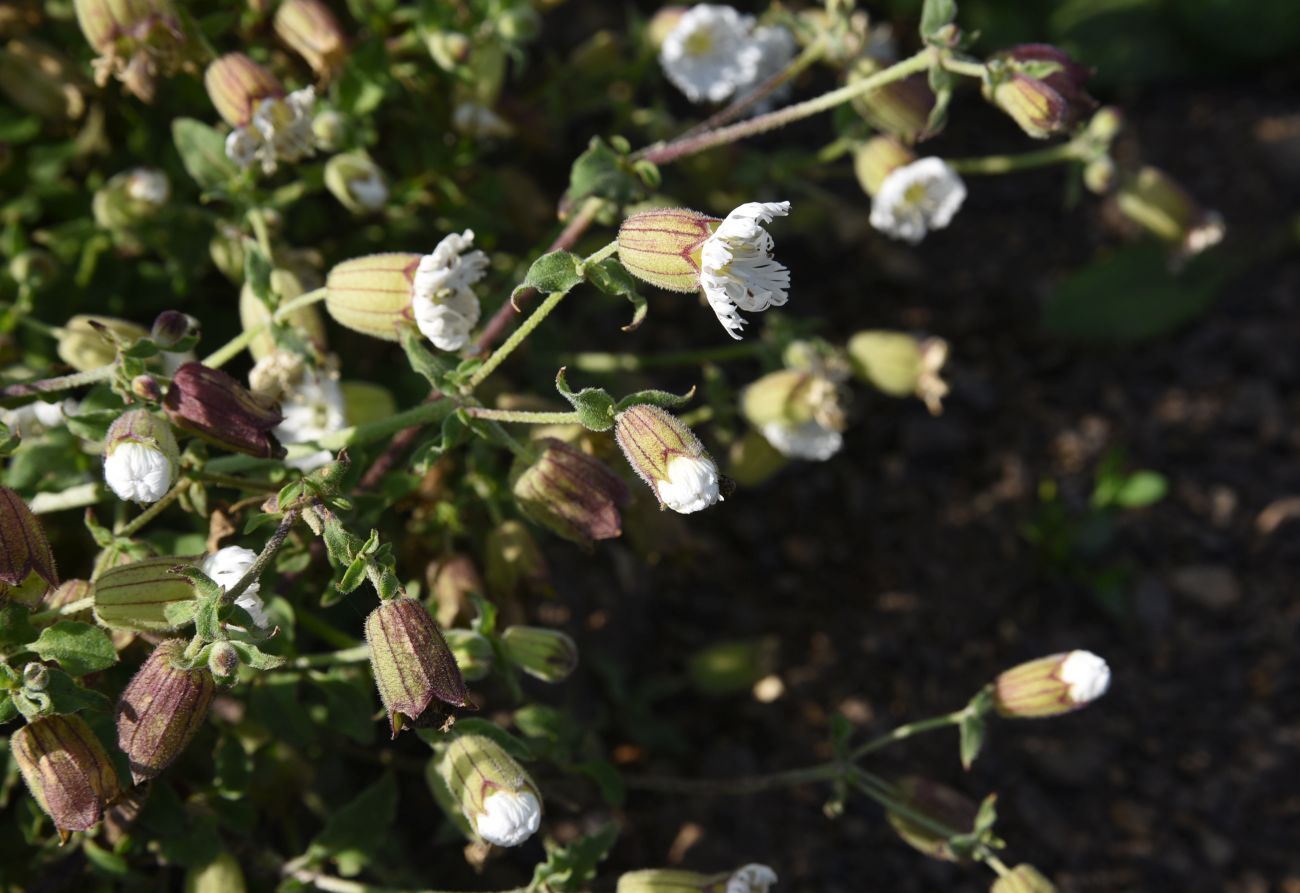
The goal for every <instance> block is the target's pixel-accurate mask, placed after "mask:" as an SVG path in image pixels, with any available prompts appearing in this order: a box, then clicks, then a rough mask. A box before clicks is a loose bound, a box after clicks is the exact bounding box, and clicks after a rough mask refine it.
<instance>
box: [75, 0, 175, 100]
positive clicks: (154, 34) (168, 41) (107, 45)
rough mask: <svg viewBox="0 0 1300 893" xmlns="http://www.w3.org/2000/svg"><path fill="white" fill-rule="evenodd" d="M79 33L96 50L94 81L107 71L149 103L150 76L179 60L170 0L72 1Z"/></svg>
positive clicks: (152, 78) (166, 70)
mask: <svg viewBox="0 0 1300 893" xmlns="http://www.w3.org/2000/svg"><path fill="white" fill-rule="evenodd" d="M73 6H74V7H75V9H76V13H77V23H78V24H79V25H80V26H81V33H82V34H84V35H85V36H86V42H87V43H89V44H90V45H91V46H92V47H93V48H94V49H95V50H96V51H97V52H98V53H99V58H98V59H96V60H95V61H94V63H92V64H93V67H94V69H95V83H96V84H98V85H99V86H101V87H102V86H104V84H106V83H108V78H109V76H110V75H112V76H115V77H116V78H117V79H118V80H119V81H121V82H122V83H123V84H124V85H125V86H126V88H127V90H128V91H130V92H131V93H132V94H133V95H135V96H137V97H139V98H140V99H141V100H142V101H144V102H152V101H153V97H154V91H155V89H156V84H155V80H156V77H157V75H158V74H159V73H160V72H161V73H164V74H169V73H171V72H172V71H174V70H175V69H176V67H177V66H178V65H179V63H180V62H181V56H182V52H181V51H182V49H183V45H184V42H185V33H184V31H183V30H182V29H181V23H180V18H179V17H178V16H177V14H176V10H175V8H174V6H173V5H172V3H171V0H74V3H73Z"/></svg>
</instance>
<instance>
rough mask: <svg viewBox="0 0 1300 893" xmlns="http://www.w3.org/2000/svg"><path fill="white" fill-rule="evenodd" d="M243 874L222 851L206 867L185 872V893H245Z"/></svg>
mask: <svg viewBox="0 0 1300 893" xmlns="http://www.w3.org/2000/svg"><path fill="white" fill-rule="evenodd" d="M247 890H248V887H247V886H246V885H245V884H244V872H243V871H242V870H241V869H240V867H239V862H238V861H236V860H235V857H234V856H232V855H230V852H229V851H228V850H222V851H221V853H220V855H218V856H217V858H215V859H213V860H212V861H211V862H209V863H208V864H207V865H203V866H199V867H197V868H195V867H191V868H190V869H189V870H188V871H186V872H185V893H245V891H247Z"/></svg>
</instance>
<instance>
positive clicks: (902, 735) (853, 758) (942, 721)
mask: <svg viewBox="0 0 1300 893" xmlns="http://www.w3.org/2000/svg"><path fill="white" fill-rule="evenodd" d="M965 716H966V710H965V708H963V709H961V710H954V711H953V712H952V713H945V714H944V715H943V716H935V717H931V718H930V719H921V720H917V721H916V722H910V723H908V724H907V725H904V726H899V727H898V728H896V729H894V730H892V731H890V732H886V733H885V734H883V735H881V736H880V737H879V738H873V739H872V740H870V741H868V742H867V743H866V744H863V745H862V746H861V747H859V748H858V749H857V750H854V751H853V752H852V753H850V754H849V762H850V763H856V762H857V761H858V760H860V759H862V758H863V757H865V756H866V755H867V754H872V753H875V752H876V751H878V750H880V749H881V748H884V747H887V746H889V745H890V744H893V743H894V742H896V741H902V740H904V739H906V738H911V737H912V736H913V735H919V734H921V733H922V732H929V731H931V730H933V729H943V728H947V727H948V726H955V725H957V724H959V723H960V722H961V721H962V719H964V718H965Z"/></svg>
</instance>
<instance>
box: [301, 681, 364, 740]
mask: <svg viewBox="0 0 1300 893" xmlns="http://www.w3.org/2000/svg"><path fill="white" fill-rule="evenodd" d="M308 680H309V681H310V682H311V683H312V684H313V685H314V686H315V687H316V688H317V689H318V690H319V691H320V693H321V695H322V696H323V697H324V699H325V720H326V723H325V724H326V725H327V726H328V728H330V729H331V730H333V731H336V732H340V733H342V734H344V735H346V736H348V737H349V738H351V739H352V740H353V741H355V742H357V743H358V744H362V745H370V744H373V743H374V741H375V719H374V716H375V686H374V684H373V683H372V682H371V681H370V677H369V676H365V675H358V674H356V673H353V672H349V671H348V670H345V669H342V668H335V669H332V670H330V671H329V672H328V673H313V674H311V675H310V676H308Z"/></svg>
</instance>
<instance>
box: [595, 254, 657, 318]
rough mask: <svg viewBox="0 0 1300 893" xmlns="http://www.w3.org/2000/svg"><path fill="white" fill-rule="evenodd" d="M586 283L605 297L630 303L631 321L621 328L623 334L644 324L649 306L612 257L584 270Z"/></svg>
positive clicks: (628, 274)
mask: <svg viewBox="0 0 1300 893" xmlns="http://www.w3.org/2000/svg"><path fill="white" fill-rule="evenodd" d="M585 273H586V277H587V281H588V282H590V283H591V284H592V285H594V286H596V288H598V289H600V290H601V291H603V292H604V293H605V294H607V295H622V296H623V297H625V298H627V299H628V300H629V301H631V302H632V321H631V322H630V323H628V324H627V325H625V326H623V331H624V332H631V331H633V330H635V329H636V328H637V327H639V326H640V325H641V323H643V322H645V315H646V311H647V310H648V309H649V305H648V303H647V302H646V299H645V297H644V296H643V295H642V294H641V293H640V292H638V291H637V280H636V278H635V277H633V275H632V274H631V273H629V272H628V271H627V269H626V268H625V267H624V266H623V265H622V264H621V263H619V262H618V261H617V260H615V259H614V258H612V257H607V258H605V259H604V260H602V261H601V262H600V263H598V264H593V265H591V266H589V267H587V268H586V270H585Z"/></svg>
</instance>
